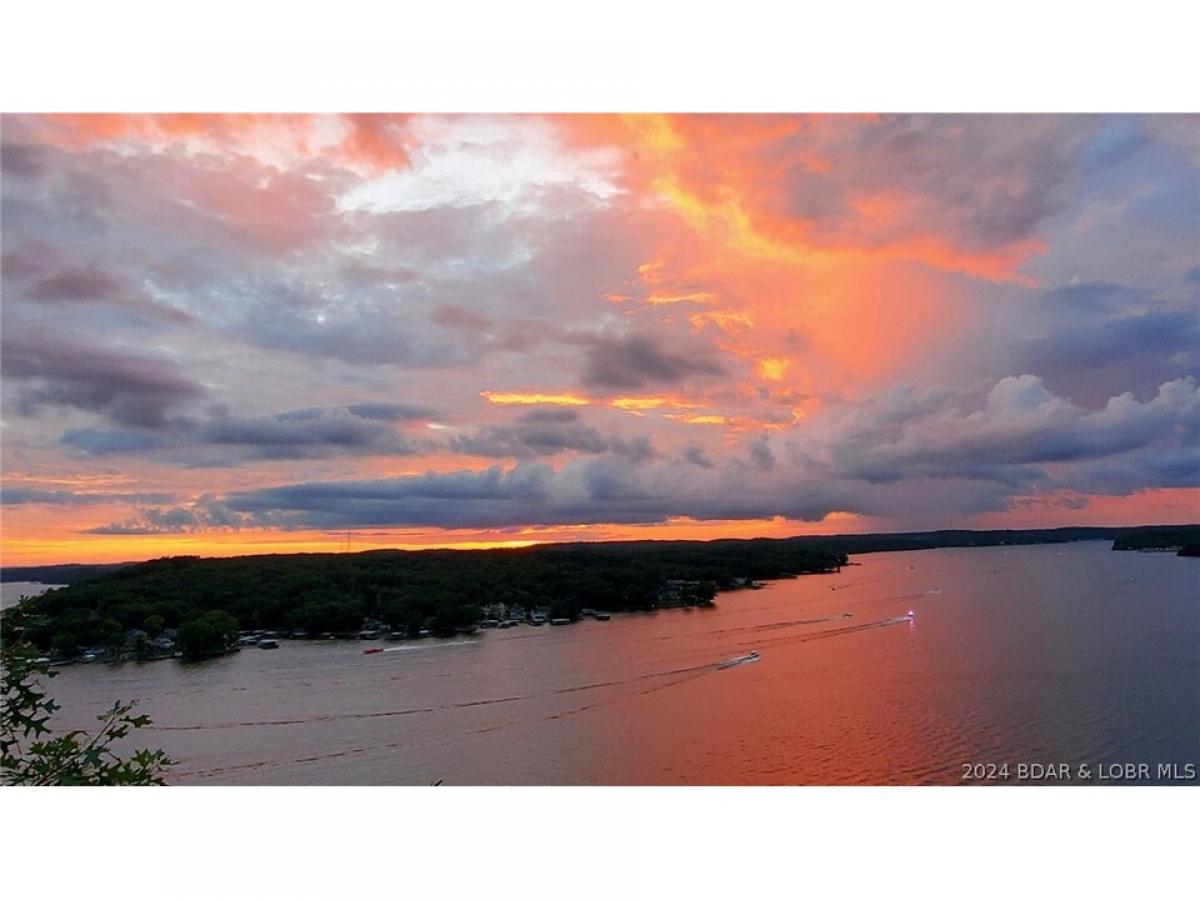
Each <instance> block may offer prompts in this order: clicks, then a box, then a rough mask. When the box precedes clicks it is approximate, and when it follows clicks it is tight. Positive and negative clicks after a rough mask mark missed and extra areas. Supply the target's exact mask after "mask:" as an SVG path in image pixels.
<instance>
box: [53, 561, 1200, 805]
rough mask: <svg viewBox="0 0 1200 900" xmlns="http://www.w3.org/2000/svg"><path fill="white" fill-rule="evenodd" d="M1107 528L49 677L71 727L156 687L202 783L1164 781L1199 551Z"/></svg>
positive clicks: (1195, 716) (144, 705)
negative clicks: (969, 769)
mask: <svg viewBox="0 0 1200 900" xmlns="http://www.w3.org/2000/svg"><path fill="white" fill-rule="evenodd" d="M1109 546H1110V545H1109V544H1108V543H1107V542H1105V543H1078V544H1068V545H1040V546H1031V547H995V548H973V549H945V550H929V551H918V552H906V553H879V554H869V555H863V556H859V557H856V558H855V559H854V561H855V562H856V563H859V565H854V566H850V567H847V568H845V569H843V570H842V572H840V573H838V574H832V575H821V576H816V575H812V576H804V577H801V578H797V579H792V580H785V581H778V582H774V583H771V584H770V585H769V586H768V587H766V588H764V589H763V590H759V591H740V592H735V593H728V594H722V595H720V596H719V597H718V598H717V606H716V608H715V609H711V610H671V611H661V612H657V613H648V614H627V615H614V616H613V618H612V620H611V621H608V622H595V621H590V620H587V621H584V622H581V623H578V624H574V625H570V626H563V627H551V626H545V627H541V628H533V627H529V626H522V627H520V628H514V629H510V630H506V631H490V632H481V633H480V634H479V635H478V636H475V637H471V638H464V639H457V640H452V641H436V640H426V641H422V642H413V643H407V644H386V643H385V644H382V645H379V646H385V647H387V648H388V650H387V652H384V653H378V654H374V655H363V652H362V651H363V648H364V646H368V645H365V644H362V643H356V642H284V643H283V644H282V646H281V647H280V648H279V649H278V650H258V649H250V650H244V651H242V652H240V653H237V654H233V655H231V656H226V657H222V658H219V659H213V660H208V661H205V662H202V663H195V664H182V663H179V662H175V661H163V662H154V663H145V664H136V663H123V664H115V665H81V666H73V667H69V668H66V669H64V670H63V671H62V673H61V675H60V676H59V677H58V678H56V679H55V680H54V681H53V683H52V687H53V693H54V694H55V695H56V696H57V697H58V699H59V700H60V701H62V702H63V704H64V711H63V713H60V715H61V716H62V717H63V722H62V724H68V725H78V726H85V727H86V726H89V724H90V723H89V721H88V716H89V715H91V714H94V713H95V712H97V711H99V708H100V707H101V706H103V705H105V704H111V703H112V702H113V701H114V700H115V699H117V698H122V699H138V700H140V701H141V710H142V711H144V712H147V713H149V714H150V715H151V716H152V717H153V719H154V722H155V728H154V730H153V731H145V732H142V733H140V734H139V740H138V744H139V745H142V744H149V745H151V746H161V747H163V748H165V749H166V750H167V751H168V752H169V753H171V754H172V755H173V756H175V757H176V758H178V759H180V760H182V761H183V762H182V764H181V765H180V766H179V767H178V768H177V769H176V770H174V771H173V773H172V775H171V777H170V781H172V782H174V783H184V784H429V783H431V782H433V781H435V780H437V779H442V780H444V782H445V783H446V784H553V785H565V784H958V783H962V775H963V766H964V764H971V763H978V764H985V765H986V764H994V765H995V766H1000V765H1002V764H1008V765H1009V766H1010V770H1009V772H1010V774H1009V778H1008V779H1007V781H1008V782H1009V783H1012V782H1015V781H1016V767H1017V766H1018V765H1019V764H1022V763H1039V764H1043V765H1050V764H1055V765H1057V764H1062V763H1067V764H1070V765H1071V767H1072V769H1073V770H1074V769H1075V767H1077V766H1079V765H1081V764H1087V765H1090V766H1092V771H1093V772H1096V768H1095V767H1096V766H1097V765H1101V764H1103V765H1111V764H1118V763H1134V764H1138V763H1146V764H1149V766H1150V768H1151V776H1150V777H1149V778H1148V779H1137V780H1138V781H1139V782H1141V783H1146V782H1156V783H1162V782H1164V781H1167V780H1168V779H1167V778H1165V777H1163V776H1161V775H1160V774H1159V773H1158V769H1157V766H1158V764H1160V763H1165V764H1171V763H1174V764H1178V765H1179V766H1180V767H1183V766H1185V765H1187V764H1193V765H1196V764H1200V595H1198V591H1197V583H1198V582H1200V579H1198V578H1197V576H1198V575H1200V560H1195V559H1181V558H1179V557H1176V556H1174V555H1171V554H1156V553H1115V552H1112V551H1111V550H1109ZM910 609H911V610H913V611H915V613H916V617H915V620H914V621H913V622H911V623H910V622H908V621H900V622H896V621H895V619H896V617H898V616H903V615H904V614H905V613H907V612H908V610H910ZM847 613H848V614H849V616H846V615H845V614H847ZM749 650H757V651H758V652H759V654H760V658H759V659H758V660H757V661H755V662H747V663H744V664H739V665H732V666H727V667H724V668H719V667H718V665H717V664H718V663H720V662H721V661H723V660H727V659H730V658H732V657H736V656H739V655H741V654H744V653H746V652H747V651H749ZM1109 771H1111V770H1109ZM1051 783H1060V782H1051ZM1072 783H1079V782H1078V781H1073V782H1072ZM1093 783H1095V782H1093ZM1180 783H1185V784H1186V783H1190V784H1197V783H1200V782H1197V781H1194V780H1193V781H1190V782H1188V781H1183V782H1180Z"/></svg>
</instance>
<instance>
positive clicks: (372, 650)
mask: <svg viewBox="0 0 1200 900" xmlns="http://www.w3.org/2000/svg"><path fill="white" fill-rule="evenodd" d="M382 652H383V648H382V647H368V648H367V649H366V650H364V651H363V656H370V655H371V654H372V653H382Z"/></svg>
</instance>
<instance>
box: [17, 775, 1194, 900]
mask: <svg viewBox="0 0 1200 900" xmlns="http://www.w3.org/2000/svg"><path fill="white" fill-rule="evenodd" d="M101 791H103V793H100V792H101ZM1194 796H1195V795H1194V794H1191V795H1189V794H1188V793H1187V792H1186V789H1183V790H1178V791H1171V790H1163V789H1160V788H1137V787H1129V788H1086V787H1082V788H1069V787H1067V788H1032V789H1031V788H1016V787H1013V788H1005V787H997V788H975V789H970V788H966V789H956V788H928V789H919V788H889V789H882V788H881V789H855V788H843V789H837V788H747V789H738V790H732V789H723V788H707V789H695V788H693V789H685V788H523V789H505V788H474V789H464V788H437V789H434V788H365V789H326V788H305V789H293V790H289V789H283V788H191V789H188V788H176V789H171V790H165V791H159V790H138V789H103V788H97V789H57V790H56V789H46V790H40V791H35V790H21V789H12V788H10V789H7V790H6V791H5V792H4V801H5V803H4V827H5V832H6V833H5V835H4V837H3V841H4V844H3V846H4V848H5V856H6V878H5V882H6V885H7V886H9V887H10V888H11V887H13V886H17V887H23V888H27V889H28V890H27V891H20V892H17V891H14V892H13V893H12V896H25V895H26V894H35V893H36V894H39V895H44V896H62V897H66V896H72V895H74V892H75V891H76V890H78V891H80V892H82V893H83V895H86V896H88V897H94V898H105V897H114V898H115V897H120V898H131V897H143V896H145V897H162V896H164V895H166V896H171V897H176V898H193V897H195V898H203V900H211V898H212V897H213V896H228V897H254V898H272V897H288V898H308V897H314V898H334V897H353V896H359V895H364V896H396V895H401V894H404V895H408V896H418V897H435V896H455V897H457V896H464V897H483V896H486V897H489V898H490V897H501V898H503V897H519V898H521V900H530V898H537V897H553V898H565V897H570V898H579V900H584V898H604V900H611V898H626V897H631V898H632V897H653V898H655V900H659V898H675V897H679V898H693V897H721V898H729V897H772V898H773V897H778V896H795V895H801V894H803V895H807V896H815V897H821V898H825V897H841V896H868V897H896V896H900V897H906V896H916V897H922V898H926V897H953V898H965V897H970V898H990V897H996V898H1003V900H1011V898H1013V897H1059V896H1061V897H1089V898H1092V897H1167V896H1179V891H1180V890H1182V889H1184V888H1185V886H1186V885H1189V884H1193V885H1194V870H1193V869H1192V868H1191V866H1192V861H1193V859H1194V852H1195V847H1194V839H1195V834H1194V827H1193V826H1194V812H1195V804H1194V802H1192V798H1193V797H1194ZM214 892H216V893H214Z"/></svg>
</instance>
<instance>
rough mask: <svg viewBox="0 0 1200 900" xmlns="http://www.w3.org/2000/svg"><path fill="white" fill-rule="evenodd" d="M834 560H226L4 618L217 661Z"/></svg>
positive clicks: (829, 555)
mask: <svg viewBox="0 0 1200 900" xmlns="http://www.w3.org/2000/svg"><path fill="white" fill-rule="evenodd" d="M845 561H846V558H845V555H844V554H842V553H839V552H836V551H833V550H830V549H826V548H813V547H806V546H803V545H801V544H799V543H796V542H789V541H766V540H764V541H715V542H709V543H702V542H640V543H621V544H570V545H543V546H539V547H530V548H523V549H512V550H482V551H481V550H476V551H452V550H428V551H420V552H405V551H372V552H366V553H356V554H291V555H272V556H250V557H239V558H234V559H201V558H197V557H168V558H164V559H157V560H152V561H150V562H146V563H140V564H136V565H132V566H129V567H126V568H122V569H119V570H116V571H111V572H108V573H105V574H102V575H101V576H100V577H98V578H94V579H91V580H88V581H84V582H80V583H77V584H73V585H70V586H68V587H65V588H60V589H58V590H53V591H49V592H47V593H45V594H43V595H41V596H40V597H37V598H34V599H32V600H28V601H26V602H25V603H23V604H22V605H21V607H19V612H18V611H10V612H8V613H6V615H5V618H6V620H8V621H7V623H6V624H7V625H9V626H16V625H20V626H21V627H22V631H23V635H24V637H26V638H27V639H29V640H31V641H32V642H33V643H34V644H36V645H37V646H38V647H39V649H41V650H43V651H45V652H51V653H53V654H55V655H62V656H71V655H74V654H76V653H78V652H79V651H80V650H81V649H82V648H85V647H112V648H116V647H119V646H121V645H122V644H123V643H124V641H125V633H126V631H128V630H130V629H139V630H143V631H145V632H146V633H147V634H148V635H149V636H150V637H154V636H155V635H156V634H158V633H159V632H161V631H162V630H163V629H164V628H174V629H178V634H177V642H178V644H179V645H180V646H181V648H182V649H184V651H185V653H188V654H189V655H203V654H205V653H208V652H219V651H220V650H221V649H223V648H224V647H225V646H228V645H229V644H230V643H231V642H233V641H235V640H236V638H237V631H238V629H243V630H251V629H278V630H289V631H291V630H300V631H305V632H308V633H309V634H310V635H313V636H316V635H320V634H325V633H330V634H335V635H342V634H348V633H353V632H355V631H357V630H358V629H359V628H361V627H362V624H363V622H364V620H367V619H374V620H379V621H381V622H383V623H384V624H386V626H387V627H389V628H391V629H393V630H396V631H400V632H403V633H409V634H412V633H416V632H417V631H418V630H420V629H422V628H431V629H432V630H433V631H434V633H436V634H451V633H453V632H454V631H455V629H457V628H462V627H467V626H471V625H474V624H475V623H476V622H478V620H479V619H480V617H481V615H482V612H481V610H482V608H483V607H484V606H485V605H488V604H494V603H504V604H506V605H515V606H522V607H525V608H528V609H532V608H535V607H539V606H545V607H549V608H550V611H551V615H552V616H564V617H572V616H576V615H578V614H579V611H580V610H581V609H583V608H587V607H591V608H594V609H602V610H620V609H647V608H650V607H653V606H654V605H655V604H656V603H657V602H658V599H659V594H660V591H661V589H662V586H663V585H664V583H665V582H666V581H668V580H670V579H677V580H689V581H696V582H701V583H704V584H706V585H709V586H708V587H707V588H699V587H698V588H693V589H692V592H691V594H689V595H688V597H687V601H688V602H705V600H707V599H711V596H712V595H713V594H715V593H716V590H717V589H718V588H731V587H733V586H735V584H737V583H738V581H739V580H740V579H765V578H777V577H781V576H785V575H791V574H801V573H806V572H821V571H832V570H835V569H836V568H837V567H838V566H839V565H842V564H844V563H845Z"/></svg>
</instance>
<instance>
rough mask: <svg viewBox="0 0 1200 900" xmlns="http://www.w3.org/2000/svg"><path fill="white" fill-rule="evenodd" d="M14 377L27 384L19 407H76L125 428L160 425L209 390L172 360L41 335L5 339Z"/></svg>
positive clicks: (7, 365) (6, 363)
mask: <svg viewBox="0 0 1200 900" xmlns="http://www.w3.org/2000/svg"><path fill="white" fill-rule="evenodd" d="M4 338H5V340H4V345H3V359H2V361H0V366H2V369H3V372H4V374H5V375H6V376H7V377H8V378H12V379H17V380H19V381H21V382H22V383H23V386H22V389H21V392H20V394H19V408H20V410H21V412H22V413H24V414H26V415H30V414H32V413H34V412H36V411H37V410H38V409H39V408H40V407H43V406H71V407H75V408H77V409H82V410H86V411H88V412H94V413H98V414H101V415H104V416H107V417H108V418H110V419H112V420H113V421H114V422H117V423H120V424H123V425H140V426H145V427H159V426H161V425H163V424H164V423H165V421H166V417H167V413H168V412H169V411H170V410H172V409H174V408H176V407H178V406H181V405H183V404H185V403H187V402H188V401H192V400H196V399H199V398H200V397H202V396H203V395H204V389H203V388H202V387H201V386H200V385H199V384H197V383H196V382H194V381H191V380H189V379H188V378H187V377H186V376H185V375H184V374H183V372H182V371H181V370H180V369H179V367H178V366H176V365H174V364H173V363H170V362H167V361H166V360H159V359H153V358H150V357H146V356H139V355H135V354H131V353H117V352H112V351H109V350H101V349H99V348H97V347H94V346H88V345H85V344H82V343H79V342H76V341H71V340H67V339H64V338H61V337H57V336H51V335H50V334H48V333H46V332H43V331H38V332H32V331H30V332H25V333H21V334H12V333H11V332H10V331H8V330H6V333H5V335H4Z"/></svg>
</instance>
